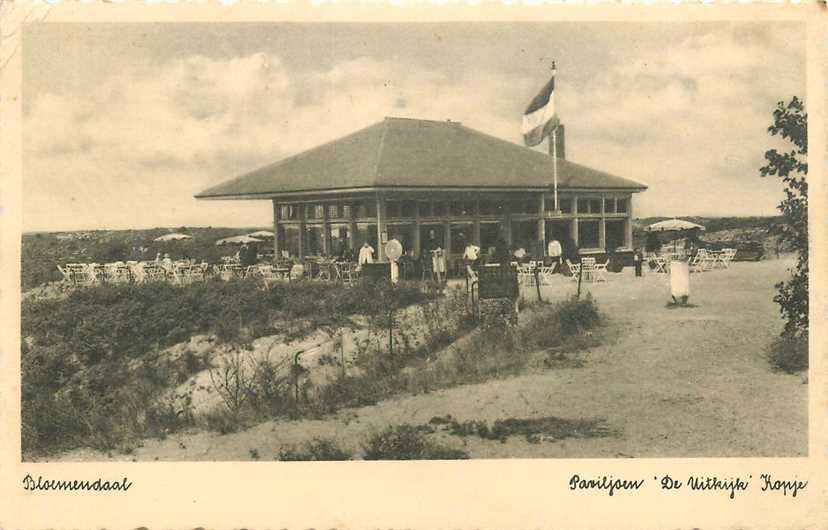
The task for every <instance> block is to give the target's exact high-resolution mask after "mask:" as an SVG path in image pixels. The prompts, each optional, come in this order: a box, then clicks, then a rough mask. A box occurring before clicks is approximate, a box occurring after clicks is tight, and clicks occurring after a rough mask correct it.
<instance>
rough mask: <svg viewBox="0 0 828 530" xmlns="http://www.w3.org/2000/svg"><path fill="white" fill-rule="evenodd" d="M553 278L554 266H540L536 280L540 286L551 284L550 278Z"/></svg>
mask: <svg viewBox="0 0 828 530" xmlns="http://www.w3.org/2000/svg"><path fill="white" fill-rule="evenodd" d="M554 277H555V264H554V263H553V264H552V265H541V267H540V271H538V278H539V279H540V282H541V285H549V284H550V283H552V278H554Z"/></svg>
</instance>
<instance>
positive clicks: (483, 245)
mask: <svg viewBox="0 0 828 530" xmlns="http://www.w3.org/2000/svg"><path fill="white" fill-rule="evenodd" d="M499 237H500V223H499V222H494V223H492V222H489V223H480V245H479V246H480V250H481V252H483V253H484V254H489V253H490V251H491V253H493V252H494V247H496V246H497V240H498V238H499Z"/></svg>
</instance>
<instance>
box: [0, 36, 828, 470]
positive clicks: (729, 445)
mask: <svg viewBox="0 0 828 530" xmlns="http://www.w3.org/2000/svg"><path fill="white" fill-rule="evenodd" d="M805 28H806V26H805V23H804V22H802V21H796V20H774V21H769V20H756V21H752V20H729V21H728V20H695V21H658V22H649V21H639V22H635V21H629V22H628V21H540V22H532V21H515V22H509V21H488V22H487V21H447V22H402V21H400V22H387V21H379V22H370V23H369V22H312V21H307V22H305V21H296V22H255V21H250V22H232V23H231V22H210V23H207V22H204V23H202V22H195V21H191V22H135V23H116V22H101V23H85V22H51V23H42V24H29V25H26V26H24V27H22V35H21V40H22V46H21V48H20V52H21V55H20V64H21V69H22V70H21V71H22V74H21V75H22V89H21V94H22V97H21V105H22V118H21V123H20V129H21V131H22V140H21V142H22V144H21V145H22V177H21V178H22V190H21V217H22V237H21V240H20V293H21V296H20V308H19V309H20V381H19V386H20V444H21V454H20V455H19V456H20V458H22V460H23V462H24V463H26V462H28V463H90V462H158V461H162V462H195V461H199V462H205V461H206V462H238V461H250V462H271V463H272V462H283V461H294V462H295V461H356V460H380V461H395V460H417V461H425V460H428V461H444V460H478V459H480V460H484V459H656V458H696V457H706V458H721V457H743V458H751V457H765V458H768V457H808V455H809V444H808V440H809V421H808V403H809V401H808V395H809V387H810V385H809V348H808V344H809V267H808V260H809V238H808V177H807V174H808V160H807V155H808V127H807V125H808V123H807V122H808V109H809V107H808V105H809V103H810V102H811V99H816V98H823V99H824V96H825V94H816V95H813V97H812V98H809V94H808V93H807V90H806V89H807V87H808V82H807V81H808V80H807V75H806V50H807V32H806V31H805ZM820 148H821V147H820ZM818 153H819V154H820V155H822V154H823V153H822V152H820V151H819V150H818ZM821 160H822V159H821V158H820V159H818V162H821ZM823 251H824V250H823ZM15 401H16V398H15ZM811 450H812V451H813V450H814V449H813V448H812V449H811ZM819 451H820V452H822V451H823V448H820V449H819ZM257 467H260V466H257ZM757 477H758V475H757ZM20 478H22V477H20ZM35 478H36V477H35ZM124 480H126V479H124ZM756 480H758V478H756Z"/></svg>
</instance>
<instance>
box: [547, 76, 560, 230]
mask: <svg viewBox="0 0 828 530" xmlns="http://www.w3.org/2000/svg"><path fill="white" fill-rule="evenodd" d="M557 74H558V68H557V67H556V66H555V61H552V77H553V79H554V78H555V77H556V76H557ZM552 97H554V93H553V95H552ZM558 125H559V123H558V121H557V117H556V118H555V128H554V129H552V135H551V136H550V137H549V143H550V146H549V154H551V155H552V198H553V201H554V203H555V215H558V212H560V210H559V209H558Z"/></svg>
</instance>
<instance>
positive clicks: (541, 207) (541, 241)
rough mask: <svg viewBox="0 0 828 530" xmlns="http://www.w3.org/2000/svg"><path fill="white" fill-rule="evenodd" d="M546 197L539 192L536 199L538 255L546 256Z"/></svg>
mask: <svg viewBox="0 0 828 530" xmlns="http://www.w3.org/2000/svg"><path fill="white" fill-rule="evenodd" d="M545 213H546V196H545V195H544V194H543V192H541V194H540V197H538V247H540V248H539V249H538V255H539V256H541V257H543V256H546V218H545V217H544V215H545Z"/></svg>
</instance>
